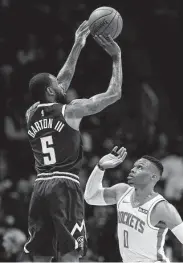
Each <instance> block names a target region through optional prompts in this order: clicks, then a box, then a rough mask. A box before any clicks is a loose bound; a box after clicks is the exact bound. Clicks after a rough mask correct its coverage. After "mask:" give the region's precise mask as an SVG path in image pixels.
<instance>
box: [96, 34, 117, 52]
mask: <svg viewBox="0 0 183 263" xmlns="http://www.w3.org/2000/svg"><path fill="white" fill-rule="evenodd" d="M94 39H95V41H96V42H97V43H98V44H99V45H100V46H101V47H102V48H103V49H104V50H105V51H106V52H107V53H108V54H109V55H110V56H111V57H116V56H118V55H121V49H120V47H119V46H118V44H117V43H116V42H115V41H114V40H113V39H112V37H111V36H110V35H109V36H108V37H104V36H102V35H99V36H98V35H95V36H94Z"/></svg>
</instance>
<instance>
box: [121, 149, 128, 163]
mask: <svg viewBox="0 0 183 263" xmlns="http://www.w3.org/2000/svg"><path fill="white" fill-rule="evenodd" d="M119 156H120V158H119V159H120V160H122V161H124V159H125V158H126V156H127V152H126V151H125V152H124V153H123V155H119Z"/></svg>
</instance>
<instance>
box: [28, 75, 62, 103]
mask: <svg viewBox="0 0 183 263" xmlns="http://www.w3.org/2000/svg"><path fill="white" fill-rule="evenodd" d="M29 90H30V93H31V96H32V98H33V100H34V101H40V102H41V103H48V102H60V103H65V94H64V92H63V91H62V89H61V88H60V87H59V85H58V81H57V78H56V77H55V76H53V75H51V74H49V73H39V74H37V75H35V76H34V77H33V78H32V79H31V80H30V82H29Z"/></svg>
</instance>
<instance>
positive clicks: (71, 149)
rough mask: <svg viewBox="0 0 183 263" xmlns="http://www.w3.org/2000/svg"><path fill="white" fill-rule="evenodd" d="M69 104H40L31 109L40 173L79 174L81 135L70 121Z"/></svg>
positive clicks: (31, 137) (32, 137)
mask: <svg viewBox="0 0 183 263" xmlns="http://www.w3.org/2000/svg"><path fill="white" fill-rule="evenodd" d="M65 107H66V105H62V104H60V103H47V104H39V105H38V106H37V108H36V109H35V110H34V111H33V112H31V113H30V116H29V119H28V121H27V129H28V131H27V132H28V136H29V141H30V144H31V147H32V151H33V154H34V158H35V168H36V171H37V173H38V174H42V173H54V172H55V173H56V172H67V173H73V174H76V175H78V174H79V170H80V168H81V165H82V155H83V150H82V141H81V135H80V132H79V131H77V130H74V129H73V128H71V127H70V126H69V125H68V124H67V123H66V121H65V119H64V111H65Z"/></svg>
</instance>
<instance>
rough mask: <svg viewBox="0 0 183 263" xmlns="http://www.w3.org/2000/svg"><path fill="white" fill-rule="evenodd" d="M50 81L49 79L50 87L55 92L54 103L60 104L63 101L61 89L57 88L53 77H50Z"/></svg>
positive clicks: (55, 79)
mask: <svg viewBox="0 0 183 263" xmlns="http://www.w3.org/2000/svg"><path fill="white" fill-rule="evenodd" d="M50 79H51V83H52V84H51V85H52V89H53V90H54V92H55V100H56V102H58V103H59V102H62V101H63V93H62V90H61V88H60V87H59V84H58V81H57V78H56V77H55V76H53V75H50Z"/></svg>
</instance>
